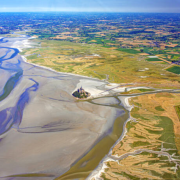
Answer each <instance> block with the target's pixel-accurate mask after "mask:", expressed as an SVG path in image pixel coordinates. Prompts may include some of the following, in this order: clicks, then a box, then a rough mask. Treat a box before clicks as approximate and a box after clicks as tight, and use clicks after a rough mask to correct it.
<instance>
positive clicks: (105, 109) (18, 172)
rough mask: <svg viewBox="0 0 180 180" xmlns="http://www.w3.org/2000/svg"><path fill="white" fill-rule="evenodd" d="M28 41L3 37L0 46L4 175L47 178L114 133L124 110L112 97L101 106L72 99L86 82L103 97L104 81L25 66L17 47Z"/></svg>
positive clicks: (0, 133)
mask: <svg viewBox="0 0 180 180" xmlns="http://www.w3.org/2000/svg"><path fill="white" fill-rule="evenodd" d="M26 39H27V37H22V38H3V39H1V44H0V62H1V64H0V75H1V78H0V90H1V92H0V147H1V148H0V159H1V163H0V177H1V179H6V180H10V179H12V177H13V180H14V179H15V180H19V179H20V180H21V179H28V180H30V179H43V180H44V179H48V180H49V179H54V178H56V177H59V176H61V175H62V174H64V173H65V172H67V171H68V170H69V169H70V167H71V166H72V165H73V164H74V163H75V162H77V161H78V160H79V159H81V158H82V157H83V156H84V155H85V154H87V152H89V151H90V150H91V149H92V148H93V146H95V145H96V144H97V143H98V142H99V140H101V139H103V137H105V136H107V135H108V134H111V132H112V131H113V130H112V129H113V124H114V121H115V120H116V119H117V117H119V116H121V115H123V114H124V113H125V112H124V109H123V108H122V109H120V108H119V107H118V108H117V106H112V105H111V104H114V103H115V104H116V103H117V102H116V100H114V99H113V98H107V99H106V98H105V100H103V102H100V101H98V103H97V102H95V101H94V102H92V101H86V100H85V101H79V100H77V99H76V98H74V97H73V96H72V92H73V91H75V90H76V88H77V87H78V86H79V85H82V86H83V82H86V81H87V82H88V81H91V83H89V84H90V85H89V86H88V88H89V90H90V89H92V90H93V93H94V92H95V89H97V91H98V93H99V91H100V90H101V91H103V88H104V87H105V85H106V83H104V82H103V81H99V80H97V79H92V78H88V77H84V76H77V75H73V74H67V73H57V72H54V71H51V70H48V69H45V68H43V67H38V66H36V65H33V64H29V63H26V62H24V61H23V58H22V57H21V56H20V55H18V52H19V50H18V49H16V48H14V43H15V44H17V43H16V42H17V41H23V40H26ZM12 47H13V48H12ZM93 82H94V84H95V86H94V85H93ZM79 83H81V84H79ZM91 84H92V88H91V87H90V86H91ZM86 86H87V84H86ZM104 90H105V89H104ZM90 93H91V92H90ZM104 103H106V105H105V104H104Z"/></svg>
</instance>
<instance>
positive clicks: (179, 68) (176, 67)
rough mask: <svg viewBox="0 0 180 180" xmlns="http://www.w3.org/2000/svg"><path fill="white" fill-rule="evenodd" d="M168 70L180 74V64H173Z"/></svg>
mask: <svg viewBox="0 0 180 180" xmlns="http://www.w3.org/2000/svg"><path fill="white" fill-rule="evenodd" d="M166 70H167V71H169V72H172V73H175V74H180V66H173V67H170V68H168V69H166Z"/></svg>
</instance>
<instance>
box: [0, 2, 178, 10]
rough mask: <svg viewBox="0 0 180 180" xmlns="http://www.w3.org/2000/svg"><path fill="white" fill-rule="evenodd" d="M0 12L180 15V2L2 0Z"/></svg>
mask: <svg viewBox="0 0 180 180" xmlns="http://www.w3.org/2000/svg"><path fill="white" fill-rule="evenodd" d="M1 1H2V2H1V3H0V12H11V11H12V12H21V11H22V12H32V11H71V12H72V11H75V12H169V13H173V12H174V13H180V0H1Z"/></svg>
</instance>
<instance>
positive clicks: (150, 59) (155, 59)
mask: <svg viewBox="0 0 180 180" xmlns="http://www.w3.org/2000/svg"><path fill="white" fill-rule="evenodd" d="M146 61H162V60H161V59H158V58H148V59H146Z"/></svg>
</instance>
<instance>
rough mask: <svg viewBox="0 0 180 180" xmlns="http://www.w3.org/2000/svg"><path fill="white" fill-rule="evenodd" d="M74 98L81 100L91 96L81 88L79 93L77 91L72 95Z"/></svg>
mask: <svg viewBox="0 0 180 180" xmlns="http://www.w3.org/2000/svg"><path fill="white" fill-rule="evenodd" d="M72 95H73V96H74V97H76V98H79V99H83V98H87V97H89V96H90V95H91V94H90V93H88V92H86V91H85V90H84V89H83V88H82V87H81V88H79V89H78V90H77V91H75V92H74V93H73V94H72Z"/></svg>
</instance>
